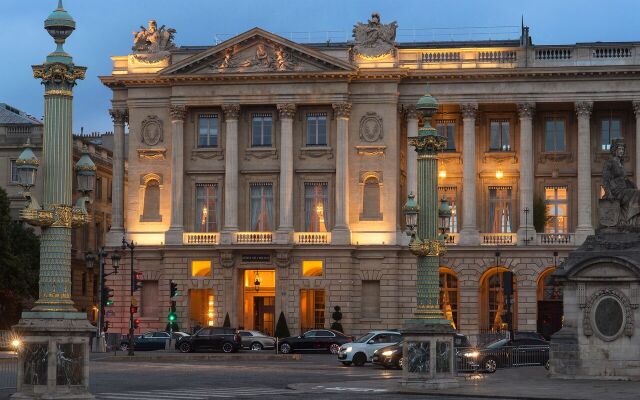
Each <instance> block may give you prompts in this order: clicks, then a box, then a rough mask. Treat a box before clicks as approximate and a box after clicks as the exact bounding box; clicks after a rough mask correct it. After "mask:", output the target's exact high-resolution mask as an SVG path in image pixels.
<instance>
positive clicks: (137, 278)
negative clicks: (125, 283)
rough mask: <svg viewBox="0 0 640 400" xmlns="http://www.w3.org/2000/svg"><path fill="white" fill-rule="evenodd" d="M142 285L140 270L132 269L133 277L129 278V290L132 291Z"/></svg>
mask: <svg viewBox="0 0 640 400" xmlns="http://www.w3.org/2000/svg"><path fill="white" fill-rule="evenodd" d="M141 287H142V272H137V271H133V279H132V280H131V290H133V291H134V292H135V291H136V290H138V289H140V288H141Z"/></svg>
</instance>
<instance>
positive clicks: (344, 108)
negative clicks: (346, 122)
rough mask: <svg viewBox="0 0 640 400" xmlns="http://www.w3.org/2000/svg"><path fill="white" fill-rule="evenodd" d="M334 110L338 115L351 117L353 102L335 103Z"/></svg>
mask: <svg viewBox="0 0 640 400" xmlns="http://www.w3.org/2000/svg"><path fill="white" fill-rule="evenodd" d="M333 110H334V111H335V113H336V117H338V118H340V117H342V118H349V117H350V116H351V103H334V104H333Z"/></svg>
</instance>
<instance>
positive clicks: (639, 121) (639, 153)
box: [633, 101, 640, 187]
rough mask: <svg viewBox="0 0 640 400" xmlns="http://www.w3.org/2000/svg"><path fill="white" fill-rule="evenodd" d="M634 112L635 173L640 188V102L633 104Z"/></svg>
mask: <svg viewBox="0 0 640 400" xmlns="http://www.w3.org/2000/svg"><path fill="white" fill-rule="evenodd" d="M633 112H634V113H635V114H636V153H635V156H636V168H635V169H634V171H633V173H634V175H635V177H636V186H637V187H640V101H634V102H633Z"/></svg>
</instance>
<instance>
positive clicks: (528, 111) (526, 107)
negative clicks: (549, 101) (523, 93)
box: [518, 103, 536, 118]
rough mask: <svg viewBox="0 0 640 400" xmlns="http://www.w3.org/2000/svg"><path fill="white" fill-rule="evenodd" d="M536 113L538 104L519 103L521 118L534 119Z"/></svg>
mask: <svg viewBox="0 0 640 400" xmlns="http://www.w3.org/2000/svg"><path fill="white" fill-rule="evenodd" d="M535 112H536V103H518V115H519V116H520V118H532V117H533V114H535Z"/></svg>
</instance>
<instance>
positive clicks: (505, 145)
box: [489, 120, 511, 151]
mask: <svg viewBox="0 0 640 400" xmlns="http://www.w3.org/2000/svg"><path fill="white" fill-rule="evenodd" d="M489 129H490V137H489V150H493V151H511V141H510V135H509V121H508V120H491V122H490V124H489Z"/></svg>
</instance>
